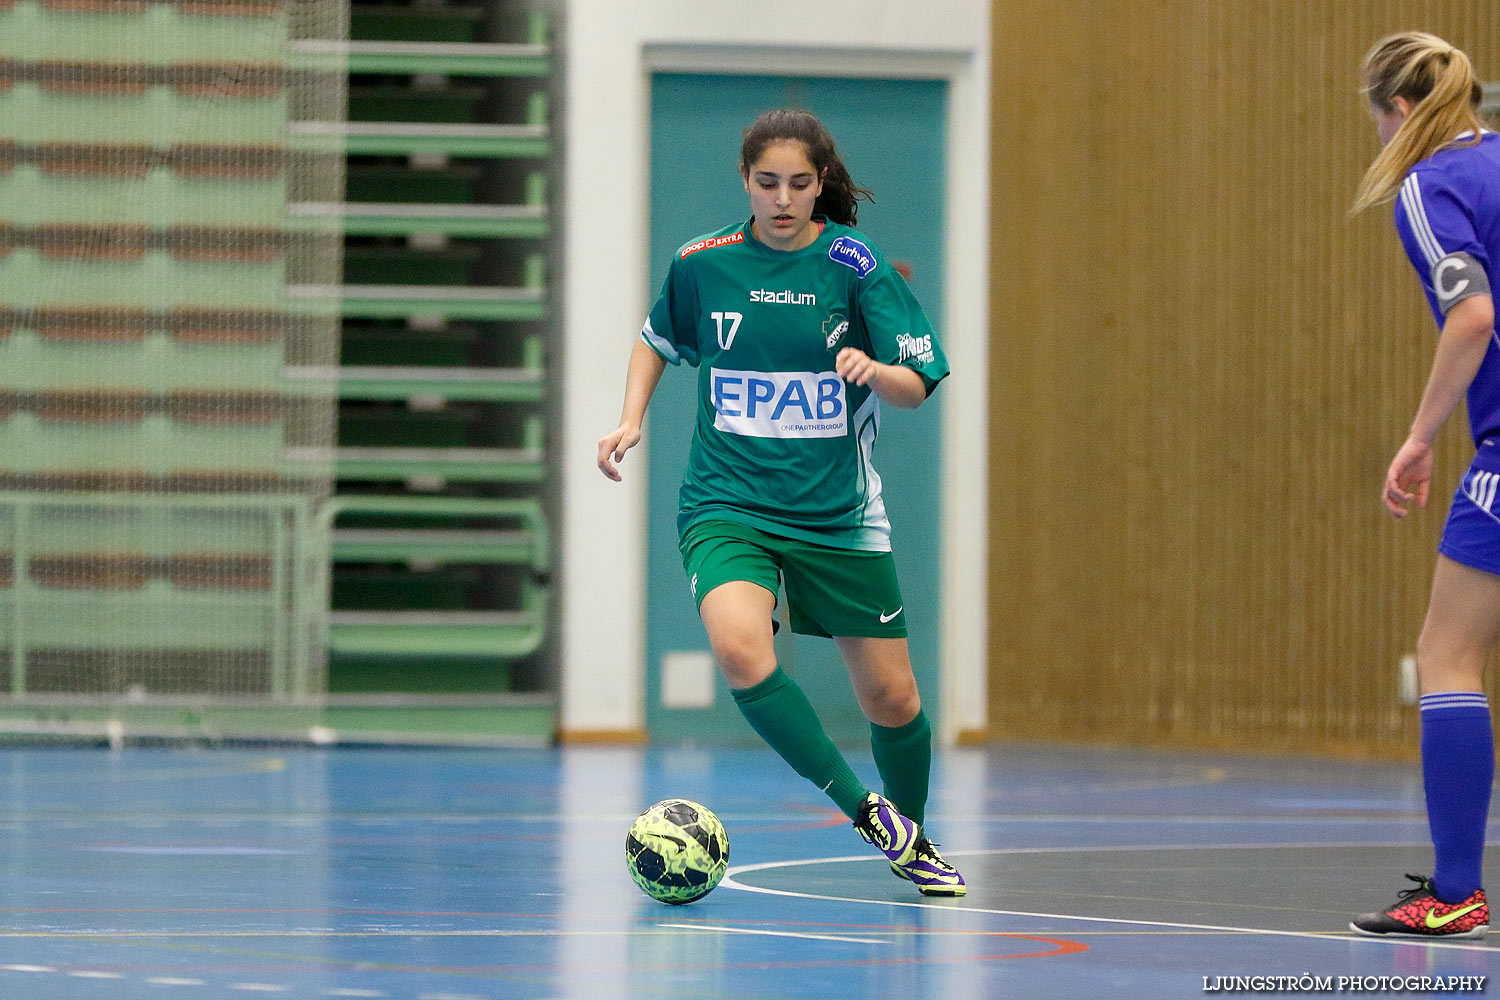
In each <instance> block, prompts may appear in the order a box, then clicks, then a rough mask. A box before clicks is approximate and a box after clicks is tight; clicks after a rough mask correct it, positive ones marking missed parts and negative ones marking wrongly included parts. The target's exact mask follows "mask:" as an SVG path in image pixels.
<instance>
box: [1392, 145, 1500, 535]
mask: <svg viewBox="0 0 1500 1000" xmlns="http://www.w3.org/2000/svg"><path fill="white" fill-rule="evenodd" d="M1424 180H1425V182H1424ZM1396 228H1397V231H1398V232H1399V233H1400V234H1401V237H1402V242H1403V243H1405V244H1407V247H1408V253H1409V255H1410V256H1411V258H1412V264H1413V265H1414V266H1416V268H1417V269H1418V272H1419V273H1423V271H1424V267H1425V268H1426V271H1425V274H1424V278H1425V279H1426V280H1425V281H1424V284H1426V285H1427V286H1428V287H1429V288H1430V289H1431V292H1432V299H1433V301H1434V303H1435V304H1436V306H1437V308H1438V309H1439V310H1440V311H1441V313H1442V316H1443V320H1442V325H1443V331H1442V335H1441V336H1440V337H1439V338H1438V346H1437V353H1436V354H1435V355H1434V357H1433V360H1432V372H1431V374H1429V375H1428V377H1427V388H1426V389H1425V390H1424V391H1423V393H1422V402H1421V404H1420V405H1419V406H1418V407H1417V415H1416V416H1415V417H1413V418H1412V422H1411V429H1410V431H1409V432H1408V434H1407V437H1406V440H1405V441H1404V442H1403V443H1402V445H1401V447H1400V449H1398V450H1397V452H1396V457H1395V458H1393V459H1392V460H1391V464H1390V467H1389V468H1388V469H1387V470H1386V474H1385V483H1384V492H1383V494H1382V496H1381V499H1382V500H1383V501H1384V502H1385V505H1386V508H1387V509H1388V510H1390V512H1391V514H1392V516H1394V517H1395V518H1396V519H1397V520H1400V519H1401V518H1403V517H1405V516H1406V514H1407V510H1406V504H1408V503H1410V502H1411V501H1413V500H1415V501H1416V502H1417V506H1418V507H1425V506H1427V494H1428V490H1429V488H1430V486H1431V483H1432V445H1433V442H1434V441H1435V440H1436V439H1437V436H1438V432H1439V431H1441V430H1442V429H1443V425H1444V424H1446V423H1447V422H1448V418H1449V417H1451V416H1452V415H1453V411H1454V410H1456V409H1457V408H1458V402H1459V400H1460V399H1462V398H1463V396H1464V393H1465V392H1467V391H1468V389H1469V386H1470V385H1471V384H1472V383H1473V381H1474V376H1475V375H1476V374H1478V372H1479V366H1480V365H1481V364H1482V363H1483V362H1484V356H1485V353H1486V352H1487V351H1488V350H1489V346H1490V341H1491V340H1492V338H1493V337H1494V336H1495V302H1494V298H1493V295H1492V293H1491V290H1490V283H1489V276H1488V267H1487V264H1488V255H1487V253H1486V248H1485V246H1484V244H1483V243H1482V242H1481V241H1480V240H1479V239H1478V238H1477V236H1476V235H1475V233H1474V229H1473V226H1472V223H1471V221H1470V219H1469V214H1468V212H1467V211H1466V209H1465V207H1464V204H1463V202H1462V199H1460V198H1459V197H1458V195H1457V194H1456V193H1455V192H1454V191H1453V190H1452V189H1451V188H1450V187H1449V186H1448V185H1447V184H1445V183H1443V179H1442V178H1441V177H1440V176H1434V177H1431V178H1426V179H1424V178H1422V177H1420V176H1418V175H1416V174H1413V175H1412V176H1411V177H1409V178H1408V179H1407V182H1406V183H1405V184H1403V185H1402V194H1401V196H1400V197H1399V198H1398V200H1397V205H1396Z"/></svg>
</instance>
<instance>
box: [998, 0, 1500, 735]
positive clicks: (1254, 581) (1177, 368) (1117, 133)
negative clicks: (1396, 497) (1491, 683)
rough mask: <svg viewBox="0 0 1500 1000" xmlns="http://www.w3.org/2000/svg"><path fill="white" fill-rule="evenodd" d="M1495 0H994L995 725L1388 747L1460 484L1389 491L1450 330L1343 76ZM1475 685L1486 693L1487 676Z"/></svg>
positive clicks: (1498, 45)
mask: <svg viewBox="0 0 1500 1000" xmlns="http://www.w3.org/2000/svg"><path fill="white" fill-rule="evenodd" d="M1409 27H1420V28H1424V29H1427V30H1431V31H1435V32H1437V33H1439V34H1441V35H1443V36H1445V37H1447V38H1449V39H1450V40H1451V41H1453V42H1454V43H1455V44H1457V45H1459V46H1460V47H1462V48H1464V49H1465V50H1466V51H1468V52H1469V53H1470V55H1471V56H1473V57H1474V59H1475V61H1476V63H1477V64H1478V67H1479V69H1480V73H1481V75H1482V76H1486V77H1487V78H1490V79H1500V19H1496V18H1495V17H1494V16H1493V9H1492V7H1491V5H1489V4H1487V3H1482V2H1479V0H1455V2H1452V3H1445V4H1441V5H1438V4H1427V3H1417V2H1412V0H1403V2H1397V0H1386V2H1364V0H1361V2H1359V3H1348V2H1347V0H1263V2H1260V3H1254V4H1242V3H1225V2H1209V0H1060V2H1058V3H1055V4H1047V5H1036V4H1030V3H1022V2H1019V0H997V3H996V7H995V19H994V65H995V75H994V91H993V116H994V128H993V136H994V156H993V162H994V177H993V186H992V213H993V219H994V237H993V265H992V266H993V281H992V302H993V306H992V310H993V314H992V323H991V338H992V349H991V357H992V359H993V362H992V365H993V367H992V371H991V373H990V378H991V399H992V403H991V412H990V418H991V425H990V433H991V436H992V440H993V448H992V455H993V464H992V467H991V468H992V472H991V476H992V482H991V486H992V489H991V496H992V504H991V512H990V517H991V524H990V538H991V540H992V560H991V578H990V584H991V595H992V601H993V607H992V613H991V625H992V633H991V637H990V643H989V662H990V718H991V720H992V721H991V731H990V734H991V736H992V737H997V738H1005V737H1038V738H1059V737H1061V738H1084V739H1092V740H1101V741H1112V742H1113V741H1133V742H1168V741H1170V742H1178V743H1187V744H1196V745H1225V746H1239V747H1250V748H1264V749H1287V748H1292V749H1308V750H1313V749H1321V750H1328V749H1337V748H1345V749H1350V750H1354V751H1358V752H1388V753H1403V752H1407V751H1408V750H1409V749H1411V748H1414V746H1415V735H1416V732H1417V712H1416V709H1415V708H1413V707H1408V706H1403V705H1402V704H1401V703H1400V700H1399V697H1398V670H1397V664H1398V662H1399V660H1400V658H1401V657H1402V656H1403V655H1405V654H1408V653H1411V652H1412V651H1413V650H1414V647H1415V643H1416V636H1417V633H1418V631H1419V629H1420V626H1421V620H1422V614H1423V611H1424V609H1425V604H1426V597H1427V590H1428V586H1429V583H1430V579H1431V572H1432V564H1433V558H1434V551H1435V546H1436V541H1437V537H1438V535H1439V532H1440V529H1441V526H1442V521H1443V517H1444V515H1445V513H1446V511H1447V506H1448V498H1449V496H1450V495H1451V491H1452V489H1453V487H1454V485H1455V484H1456V482H1457V478H1458V476H1459V475H1460V473H1461V472H1462V470H1463V468H1464V465H1465V463H1466V462H1467V461H1468V457H1469V455H1470V454H1471V453H1472V447H1471V445H1470V444H1469V442H1468V438H1467V429H1466V427H1465V426H1464V424H1463V420H1462V414H1461V413H1460V414H1459V415H1458V416H1456V417H1455V419H1454V420H1453V421H1452V424H1451V426H1450V427H1449V428H1448V432H1447V434H1446V435H1445V437H1444V439H1443V441H1442V444H1441V452H1440V457H1439V462H1438V476H1437V480H1436V482H1435V487H1434V497H1433V501H1432V502H1431V504H1430V505H1429V507H1428V508H1427V509H1426V510H1425V511H1423V512H1421V513H1420V514H1419V515H1417V516H1415V517H1413V518H1408V519H1407V521H1406V522H1405V523H1403V524H1400V525H1398V524H1396V523H1394V522H1393V521H1392V519H1391V518H1390V517H1389V515H1388V514H1387V513H1386V512H1385V510H1384V508H1383V507H1382V506H1381V504H1380V502H1379V494H1380V483H1381V478H1382V476H1383V475H1384V472H1385V468H1386V465H1387V463H1388V461H1389V459H1390V457H1391V455H1392V454H1393V453H1394V451H1395V449H1396V447H1397V446H1398V445H1399V444H1400V442H1401V440H1402V439H1403V437H1404V435H1405V430H1406V427H1407V425H1408V423H1409V422H1410V419H1411V416H1412V414H1413V413H1414V411H1415V407H1416V404H1417V400H1418V398H1419V396H1420V393H1421V389H1422V385H1423V383H1424V381H1425V377H1426V373H1427V370H1428V367H1429V364H1430V361H1431V355H1432V350H1433V347H1434V345H1435V343H1436V330H1435V327H1434V324H1433V322H1432V319H1431V316H1430V314H1428V312H1427V309H1426V305H1425V303H1424V301H1423V300H1422V296H1421V292H1420V289H1419V287H1418V285H1417V282H1416V280H1415V278H1414V276H1413V274H1412V273H1411V269H1410V266H1409V265H1408V264H1407V263H1406V260H1405V256H1404V254H1403V253H1402V252H1401V248H1400V245H1399V243H1398V241H1397V239H1396V236H1395V233H1394V229H1393V226H1392V224H1391V219H1390V212H1389V210H1388V208H1384V207H1382V208H1378V209H1375V210H1371V211H1370V212H1367V213H1365V214H1364V215H1362V216H1360V217H1358V218H1355V219H1352V220H1351V219H1349V218H1347V217H1346V211H1347V208H1348V206H1349V203H1350V200H1351V197H1352V194H1353V191H1354V188H1355V185H1356V183H1357V182H1358V180H1359V178H1360V176H1361V174H1362V172H1363V170H1364V168H1365V166H1366V165H1367V164H1368V163H1369V161H1370V160H1371V158H1373V156H1374V155H1375V153H1376V151H1377V149H1378V140H1377V139H1376V136H1375V132H1374V127H1373V125H1372V124H1371V123H1370V121H1369V119H1368V118H1367V117H1366V112H1365V106H1364V103H1363V99H1362V98H1361V97H1360V95H1359V94H1358V86H1359V81H1358V80H1357V79H1356V68H1357V65H1358V62H1359V59H1360V57H1361V56H1362V55H1363V53H1364V52H1365V50H1366V49H1367V48H1368V47H1369V45H1370V44H1371V43H1372V42H1373V41H1374V40H1375V39H1377V38H1379V37H1380V36H1382V35H1384V34H1387V33H1389V32H1391V31H1395V30H1401V29H1404V28H1409ZM1491 690H1500V688H1494V687H1492V688H1491Z"/></svg>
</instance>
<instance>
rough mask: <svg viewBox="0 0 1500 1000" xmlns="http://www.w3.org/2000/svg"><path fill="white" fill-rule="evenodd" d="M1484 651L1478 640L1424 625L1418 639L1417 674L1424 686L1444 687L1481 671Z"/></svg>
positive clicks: (1427, 687)
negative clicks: (1470, 640)
mask: <svg viewBox="0 0 1500 1000" xmlns="http://www.w3.org/2000/svg"><path fill="white" fill-rule="evenodd" d="M1486 652H1487V650H1486V649H1485V647H1484V646H1483V645H1481V644H1479V643H1477V642H1465V641H1464V640H1463V639H1462V637H1457V636H1451V635H1447V634H1445V633H1443V632H1442V631H1441V630H1433V629H1431V628H1424V629H1423V630H1422V634H1421V635H1420V636H1419V637H1418V638H1417V676H1418V677H1420V678H1421V679H1422V681H1423V682H1424V683H1423V687H1424V688H1425V689H1427V690H1443V689H1444V687H1445V686H1446V685H1449V684H1453V683H1459V682H1462V681H1465V680H1469V679H1470V678H1471V677H1473V678H1477V677H1479V676H1480V675H1481V674H1483V673H1484V659H1485V654H1486ZM1434 684H1436V685H1437V686H1434Z"/></svg>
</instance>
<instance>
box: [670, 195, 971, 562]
mask: <svg viewBox="0 0 1500 1000" xmlns="http://www.w3.org/2000/svg"><path fill="white" fill-rule="evenodd" d="M641 339H642V340H644V341H645V342H646V344H648V345H649V346H650V347H651V348H652V350H654V351H656V353H657V354H659V355H661V356H662V357H663V358H665V359H666V360H667V361H669V362H671V363H672V364H674V365H675V364H680V363H682V362H684V361H686V362H687V363H688V364H690V365H694V366H696V367H697V368H698V416H697V422H696V426H695V428H694V432H693V444H692V450H691V452H690V454H689V457H688V465H687V472H686V473H685V475H684V476H683V481H682V491H681V493H680V495H679V506H680V510H679V514H678V518H677V527H678V531H679V533H681V532H683V531H686V530H687V528H688V526H689V525H691V524H692V523H694V522H695V521H699V520H704V519H715V520H726V521H737V522H740V523H742V524H748V525H751V526H753V527H756V528H759V529H760V530H762V531H766V532H769V533H771V534H775V535H781V536H783V537H787V538H798V539H802V540H805V541H810V542H816V543H820V544H823V545H831V546H835V547H838V548H847V549H864V550H869V551H886V550H889V549H890V547H891V541H890V535H891V528H890V522H889V521H888V520H887V519H886V514H885V504H884V502H883V501H882V500H881V498H880V477H879V476H878V475H877V474H876V473H875V467H874V465H873V464H872V462H871V456H872V454H873V452H874V450H875V439H876V437H877V436H878V435H879V433H880V404H879V399H878V398H877V397H876V395H875V393H874V392H873V391H871V390H870V388H869V387H868V386H856V385H853V384H851V383H847V382H845V381H844V380H843V379H842V378H840V377H839V376H838V374H837V373H836V372H835V371H834V367H833V366H834V358H835V357H836V356H837V354H838V352H839V351H840V350H841V349H843V348H845V347H857V348H859V349H860V350H862V351H864V352H865V353H866V354H868V355H869V356H870V357H872V358H874V359H875V360H876V361H880V362H883V363H885V364H892V365H904V366H905V367H908V368H911V369H913V370H914V371H916V372H917V373H918V374H919V375H921V377H922V381H923V382H924V383H925V384H926V386H927V392H928V393H929V394H930V393H931V392H932V390H933V389H934V388H936V387H937V384H938V382H940V381H941V380H942V379H943V378H944V377H945V376H946V375H947V374H948V362H947V359H946V358H945V357H944V356H943V350H942V348H941V347H940V346H939V344H938V339H937V335H936V333H934V332H933V329H932V325H931V324H930V323H928V321H927V317H926V316H925V315H924V314H923V312H922V307H921V306H920V305H919V304H918V303H917V300H916V297H915V296H913V295H912V293H911V289H910V288H909V287H908V286H907V284H906V280H905V279H904V278H902V277H901V275H900V274H898V273H897V272H896V270H895V269H894V268H893V267H891V265H890V264H889V262H887V261H886V260H885V258H884V257H883V256H882V255H881V254H880V251H879V250H877V249H876V248H875V246H874V244H872V243H871V242H870V241H869V240H868V239H867V238H866V237H865V236H864V235H862V234H861V233H860V232H859V231H858V230H855V229H851V228H849V227H848V226H841V225H838V224H836V223H832V222H828V223H824V224H823V231H822V232H821V233H820V234H819V235H818V238H817V239H816V240H814V241H813V243H812V244H811V245H810V246H807V247H803V248H802V249H800V250H792V251H783V250H774V249H772V248H771V247H768V246H766V245H765V244H764V243H761V242H760V241H759V240H757V239H756V238H755V237H754V236H753V235H751V232H750V222H749V221H748V220H747V221H746V222H743V223H741V224H739V225H736V226H731V227H729V228H726V229H721V230H719V231H718V232H716V233H713V234H710V235H708V236H703V237H700V238H699V239H696V240H693V241H692V242H691V243H688V244H687V245H686V246H684V247H682V248H681V249H680V250H678V251H677V254H676V256H675V257H674V258H673V259H672V266H671V269H670V270H669V271H668V272H667V278H666V281H665V282H664V283H663V284H662V290H661V297H660V298H659V299H657V301H656V305H655V306H653V307H652V309H651V315H650V316H649V317H648V318H647V320H646V325H645V327H644V328H643V329H642V330H641Z"/></svg>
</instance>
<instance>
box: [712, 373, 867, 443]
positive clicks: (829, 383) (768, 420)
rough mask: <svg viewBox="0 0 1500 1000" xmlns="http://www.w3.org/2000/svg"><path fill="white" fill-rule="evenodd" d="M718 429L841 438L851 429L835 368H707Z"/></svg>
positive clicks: (774, 435)
mask: <svg viewBox="0 0 1500 1000" xmlns="http://www.w3.org/2000/svg"><path fill="white" fill-rule="evenodd" d="M708 377H709V386H710V389H709V393H710V397H711V399H712V402H713V407H714V429H715V430H720V431H723V432H725V433H726V434H741V435H744V436H745V437H760V438H823V437H842V436H843V435H844V434H845V433H846V432H847V431H848V427H849V417H848V414H849V403H848V400H847V398H846V397H845V396H844V380H843V379H841V378H839V376H838V373H837V372H746V371H732V370H730V369H725V368H714V369H711V370H710V371H709V376H708Z"/></svg>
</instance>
